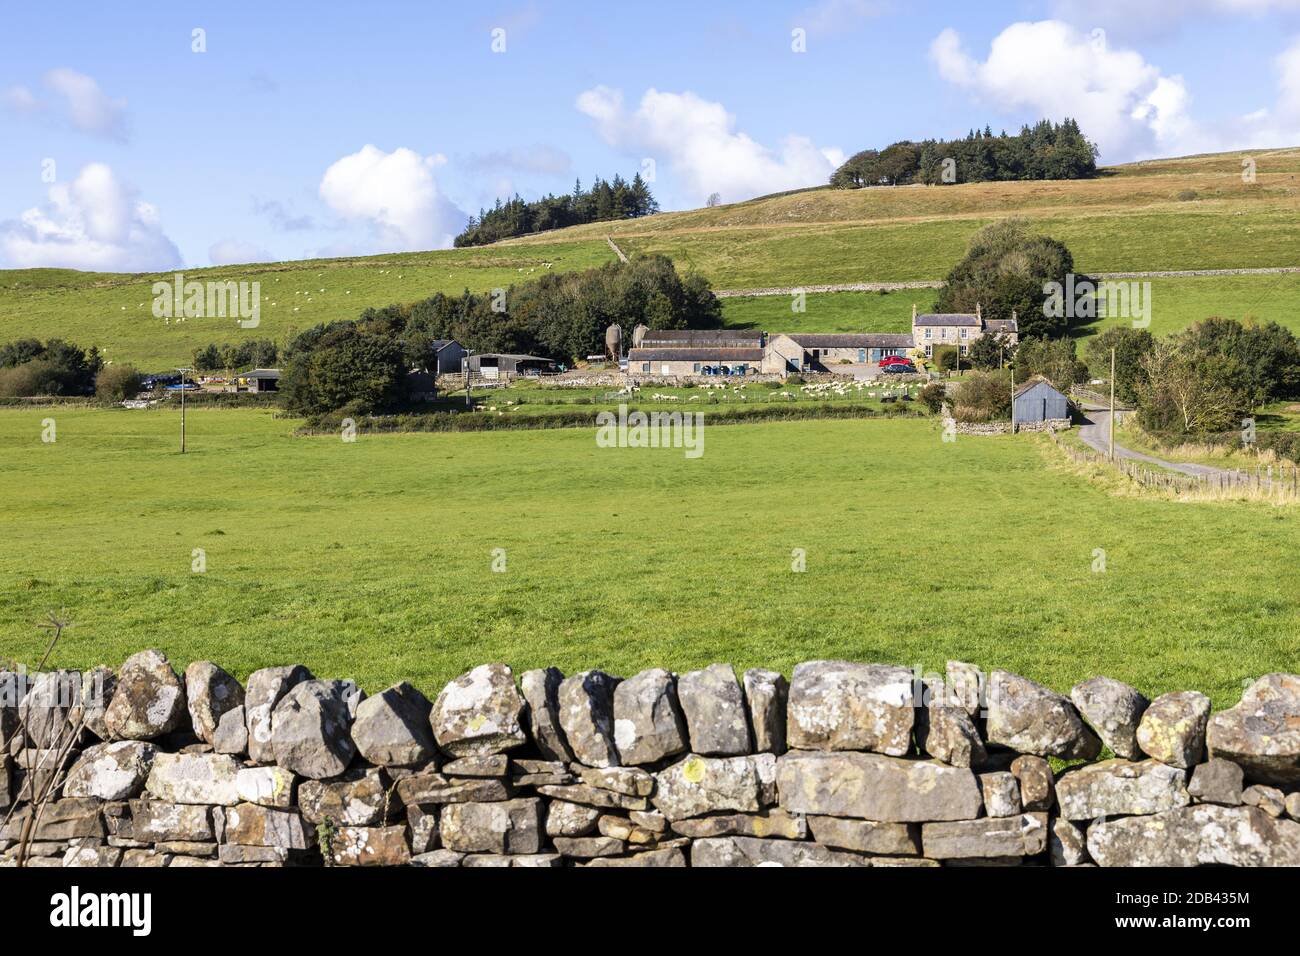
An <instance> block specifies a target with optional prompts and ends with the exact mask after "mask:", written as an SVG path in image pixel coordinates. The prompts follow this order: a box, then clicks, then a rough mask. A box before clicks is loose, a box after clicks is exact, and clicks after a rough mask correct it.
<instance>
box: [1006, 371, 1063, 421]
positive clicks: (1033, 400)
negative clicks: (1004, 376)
mask: <svg viewBox="0 0 1300 956" xmlns="http://www.w3.org/2000/svg"><path fill="white" fill-rule="evenodd" d="M1015 413H1016V414H1015V420H1016V422H1017V423H1018V424H1019V423H1024V422H1044V421H1048V420H1049V419H1060V418H1069V417H1070V400H1069V399H1068V398H1066V397H1065V396H1064V395H1063V394H1061V393H1060V392H1058V391H1057V390H1056V389H1055V388H1053V387H1052V384H1051V382H1049V381H1047V380H1046V379H1043V378H1038V379H1034V380H1033V381H1029V382H1026V383H1025V384H1024V385H1021V386H1020V387H1019V388H1018V389H1016V398H1015Z"/></svg>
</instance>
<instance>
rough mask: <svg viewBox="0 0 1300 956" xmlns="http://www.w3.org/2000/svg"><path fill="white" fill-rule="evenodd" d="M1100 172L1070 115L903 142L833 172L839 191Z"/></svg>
mask: <svg viewBox="0 0 1300 956" xmlns="http://www.w3.org/2000/svg"><path fill="white" fill-rule="evenodd" d="M1096 174H1097V147H1096V145H1095V144H1094V143H1092V142H1091V141H1090V140H1089V139H1088V138H1087V137H1086V136H1084V134H1083V131H1082V130H1081V129H1080V128H1079V124H1078V123H1077V122H1076V121H1075V120H1073V119H1070V118H1068V117H1067V118H1066V119H1065V120H1063V121H1062V122H1061V123H1053V122H1051V121H1050V120H1046V119H1043V120H1039V121H1038V122H1037V123H1035V124H1034V125H1033V126H1028V125H1026V126H1022V127H1021V129H1020V132H1019V133H1018V134H1016V135H1015V136H1010V135H1008V134H1007V132H1006V131H1005V130H1004V131H1003V132H1001V133H1000V134H997V135H995V134H994V133H993V130H992V129H991V128H989V127H988V126H985V127H984V129H983V130H971V131H970V132H969V133H967V134H966V136H965V137H964V138H963V139H955V140H935V139H926V140H922V141H920V142H914V141H912V140H903V141H901V142H897V143H894V144H892V145H890V146H887V147H885V148H884V149H882V150H875V149H865V150H862V151H861V152H859V153H855V154H854V155H852V156H850V157H849V158H848V159H847V160H846V161H845V162H844V163H843V164H842V165H841V166H840V167H839V168H838V169H836V170H835V172H834V173H832V174H831V179H830V184H831V185H832V186H834V187H836V188H837V189H859V188H862V187H866V186H899V185H906V184H909V183H923V184H925V185H927V186H936V185H948V184H952V183H980V182H991V181H1008V180H1029V179H1086V178H1088V177H1091V176H1095V175H1096Z"/></svg>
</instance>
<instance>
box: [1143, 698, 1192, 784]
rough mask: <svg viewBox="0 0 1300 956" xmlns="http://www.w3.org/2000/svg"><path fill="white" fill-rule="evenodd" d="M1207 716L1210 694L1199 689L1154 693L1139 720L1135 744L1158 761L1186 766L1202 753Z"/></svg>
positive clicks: (1188, 766)
mask: <svg viewBox="0 0 1300 956" xmlns="http://www.w3.org/2000/svg"><path fill="white" fill-rule="evenodd" d="M1209 719H1210V698H1208V697H1206V696H1205V695H1204V694H1202V693H1198V692H1197V691H1194V690H1185V691H1177V692H1175V693H1172V694H1165V695H1164V696H1162V697H1157V698H1156V699H1155V700H1153V701H1152V702H1151V704H1150V706H1149V707H1147V709H1146V710H1145V711H1144V712H1143V714H1142V721H1141V723H1140V724H1138V730H1137V741H1138V746H1139V747H1141V748H1142V752H1143V753H1145V754H1147V755H1148V756H1151V757H1154V758H1155V759H1156V760H1159V761H1160V762H1161V763H1166V764H1169V765H1170V766H1171V767H1181V768H1182V769H1184V770H1187V769H1189V768H1191V767H1193V766H1195V765H1196V764H1197V763H1199V762H1200V760H1201V757H1202V755H1203V754H1204V753H1205V729H1206V724H1207V722H1208V721H1209Z"/></svg>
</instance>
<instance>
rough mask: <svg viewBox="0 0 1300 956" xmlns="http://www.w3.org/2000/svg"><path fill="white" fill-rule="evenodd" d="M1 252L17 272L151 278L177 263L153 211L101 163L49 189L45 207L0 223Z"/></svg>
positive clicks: (177, 257)
mask: <svg viewBox="0 0 1300 956" xmlns="http://www.w3.org/2000/svg"><path fill="white" fill-rule="evenodd" d="M0 252H3V255H4V257H5V259H6V260H7V261H8V262H9V263H11V264H12V265H13V266H14V267H17V268H36V267H40V266H48V267H58V268H66V269H85V270H92V271H105V272H152V271H156V270H160V269H171V268H174V267H176V266H179V265H180V263H181V256H180V252H179V250H177V248H176V244H175V243H174V242H172V241H171V239H169V238H168V237H167V236H166V234H165V233H164V232H163V230H162V225H161V224H160V223H159V221H158V213H157V211H156V210H155V209H154V207H153V206H151V205H150V204H149V203H146V202H143V201H141V200H139V199H137V198H136V195H135V192H134V191H133V190H132V189H130V188H129V187H127V186H125V185H123V184H122V183H121V182H119V181H118V179H117V177H116V176H115V175H114V174H113V170H112V169H110V168H109V167H108V166H106V165H104V164H103V163H91V164H89V165H87V166H86V167H84V168H83V169H82V170H81V172H79V173H78V174H77V178H76V179H75V180H73V181H72V182H71V183H59V184H56V185H54V186H51V187H50V191H49V201H48V202H47V203H46V204H45V205H44V206H42V207H40V208H34V209H28V210H27V211H26V212H24V213H23V214H22V216H21V217H20V218H19V219H18V220H17V221H9V222H4V223H0Z"/></svg>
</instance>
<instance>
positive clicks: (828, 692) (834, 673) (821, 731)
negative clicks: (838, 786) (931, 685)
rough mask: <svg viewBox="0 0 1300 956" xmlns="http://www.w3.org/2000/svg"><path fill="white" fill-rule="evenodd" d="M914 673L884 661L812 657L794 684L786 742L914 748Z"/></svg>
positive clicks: (885, 750) (812, 746) (896, 750)
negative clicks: (828, 659) (851, 660)
mask: <svg viewBox="0 0 1300 956" xmlns="http://www.w3.org/2000/svg"><path fill="white" fill-rule="evenodd" d="M913 697H914V695H913V689H912V672H911V671H909V670H908V669H907V668H905V667H890V666H886V665H884V664H855V663H851V662H849V661H808V662H805V663H803V664H799V665H797V666H796V667H795V669H794V677H793V679H792V680H791V682H790V695H789V704H788V714H787V717H788V724H787V727H786V737H787V742H788V744H789V746H790V747H792V748H795V749H798V750H871V751H875V752H877V753H882V754H890V755H893V756H902V755H904V754H906V753H908V751H910V750H911V746H912V724H913V721H914V717H915V707H914V700H913Z"/></svg>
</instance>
